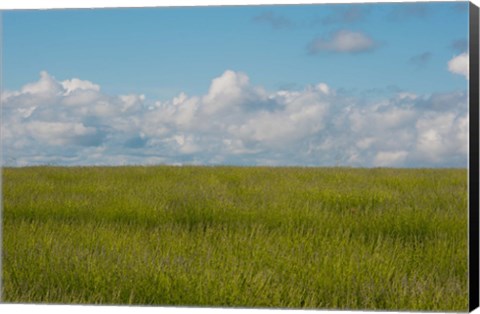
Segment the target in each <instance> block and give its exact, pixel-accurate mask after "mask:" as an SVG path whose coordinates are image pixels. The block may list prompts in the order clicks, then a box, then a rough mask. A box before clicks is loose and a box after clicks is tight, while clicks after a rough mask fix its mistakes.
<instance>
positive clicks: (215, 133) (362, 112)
mask: <svg viewBox="0 0 480 314" xmlns="http://www.w3.org/2000/svg"><path fill="white" fill-rule="evenodd" d="M467 8H468V4H467V3H408V4H407V3H399V4H335V5H326V4H321V5H290V6H238V7H220V6H218V7H191V8H156V9H152V8H148V9H147V8H143V9H142V8H140V9H138V8H137V9H84V10H30V11H4V12H3V13H2V17H3V67H2V70H3V89H4V91H3V93H2V99H3V119H4V120H3V124H2V139H3V145H4V150H3V151H4V156H3V158H4V163H5V164H7V165H19V166H21V165H34V164H60V165H75V164H114V165H117V164H158V163H162V164H240V165H308V166H331V165H345V166H365V167H371V166H394V167H452V166H455V167H465V166H466V163H467V155H468V142H467V139H468V107H467V96H466V92H467V85H468V73H467V71H468V56H467V55H466V52H467V50H468V41H467V39H468V10H467ZM466 62H467V63H466Z"/></svg>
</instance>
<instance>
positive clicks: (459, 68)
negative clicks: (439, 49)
mask: <svg viewBox="0 0 480 314" xmlns="http://www.w3.org/2000/svg"><path fill="white" fill-rule="evenodd" d="M468 69H469V55H468V53H466V52H464V53H462V54H459V55H458V56H455V57H453V58H452V59H451V60H450V61H448V70H449V71H450V72H452V73H454V74H459V75H463V76H465V78H466V79H467V80H468Z"/></svg>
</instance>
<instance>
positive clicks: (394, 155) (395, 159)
mask: <svg viewBox="0 0 480 314" xmlns="http://www.w3.org/2000/svg"><path fill="white" fill-rule="evenodd" d="M407 155H408V152H406V151H394V152H388V151H387V152H384V151H380V152H378V153H377V154H376V155H375V160H374V162H373V163H374V165H375V166H377V167H388V166H398V165H401V164H402V163H403V162H404V161H405V158H406V157H407Z"/></svg>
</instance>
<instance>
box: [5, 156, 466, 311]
mask: <svg viewBox="0 0 480 314" xmlns="http://www.w3.org/2000/svg"><path fill="white" fill-rule="evenodd" d="M3 189H4V190H3V197H4V199H3V203H4V212H3V229H4V231H3V297H4V300H3V301H5V302H36V303H44V302H48V303H91V304H142V305H196V306H239V307H282V308H323V309H327V308H329V309H370V310H374V309H388V310H407V309H408V310H440V311H465V310H467V306H468V292H467V278H468V269H467V197H468V195H467V172H466V170H463V169H402V170H400V169H346V168H262V167H258V168H240V167H238V168H237V167H166V166H165V167H118V168H115V167H112V168H109V167H85V168H83V167H78V168H60V167H58V168H56V167H32V168H17V169H13V168H7V169H4V170H3Z"/></svg>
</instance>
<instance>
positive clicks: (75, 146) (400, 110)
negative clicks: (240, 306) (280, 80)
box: [1, 70, 468, 167]
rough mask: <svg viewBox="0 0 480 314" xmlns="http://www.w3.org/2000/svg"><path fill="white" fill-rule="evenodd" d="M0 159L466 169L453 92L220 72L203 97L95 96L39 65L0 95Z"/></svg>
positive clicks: (463, 106)
mask: <svg viewBox="0 0 480 314" xmlns="http://www.w3.org/2000/svg"><path fill="white" fill-rule="evenodd" d="M2 106H3V108H2V109H3V123H2V125H1V132H2V133H1V134H2V140H3V163H4V164H6V165H11V166H24V165H37V164H54V165H123V164H202V165H218V164H234V165H272V166H275V165H299V166H334V165H341V166H363V167H412V166H413V167H444V166H448V167H452V166H455V167H456V166H460V167H466V165H467V155H468V112H467V95H466V93H465V92H456V93H444V94H434V95H427V96H422V95H414V94H412V93H397V94H392V95H391V97H389V98H384V99H377V100H375V101H369V100H367V99H364V98H362V97H361V96H359V97H352V96H351V95H350V94H348V95H347V94H344V93H342V92H341V91H337V90H335V89H333V88H331V87H330V86H328V85H327V84H326V83H318V84H314V85H309V86H305V87H304V88H303V89H301V90H296V91H274V92H270V91H267V90H265V89H264V88H262V87H261V86H255V85H253V84H251V82H250V80H249V77H248V75H247V74H245V73H242V72H236V71H232V70H227V71H225V72H224V73H222V74H221V75H219V76H218V77H216V78H214V79H213V80H212V81H211V84H210V88H209V89H208V90H207V91H206V92H205V94H203V95H193V96H190V95H187V94H186V93H180V94H179V95H177V96H176V97H174V98H172V99H168V100H165V101H160V100H154V99H147V98H146V97H145V96H144V95H138V94H129V95H107V94H105V93H103V92H102V90H101V87H100V86H99V85H97V84H95V83H93V82H90V81H87V80H81V79H78V78H72V79H69V80H65V81H58V80H56V79H55V78H54V77H53V76H51V75H50V74H48V73H47V72H42V73H40V78H39V80H38V81H36V82H32V83H29V84H26V85H25V86H23V87H22V88H21V89H19V90H17V91H5V92H4V93H3V94H2Z"/></svg>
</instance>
